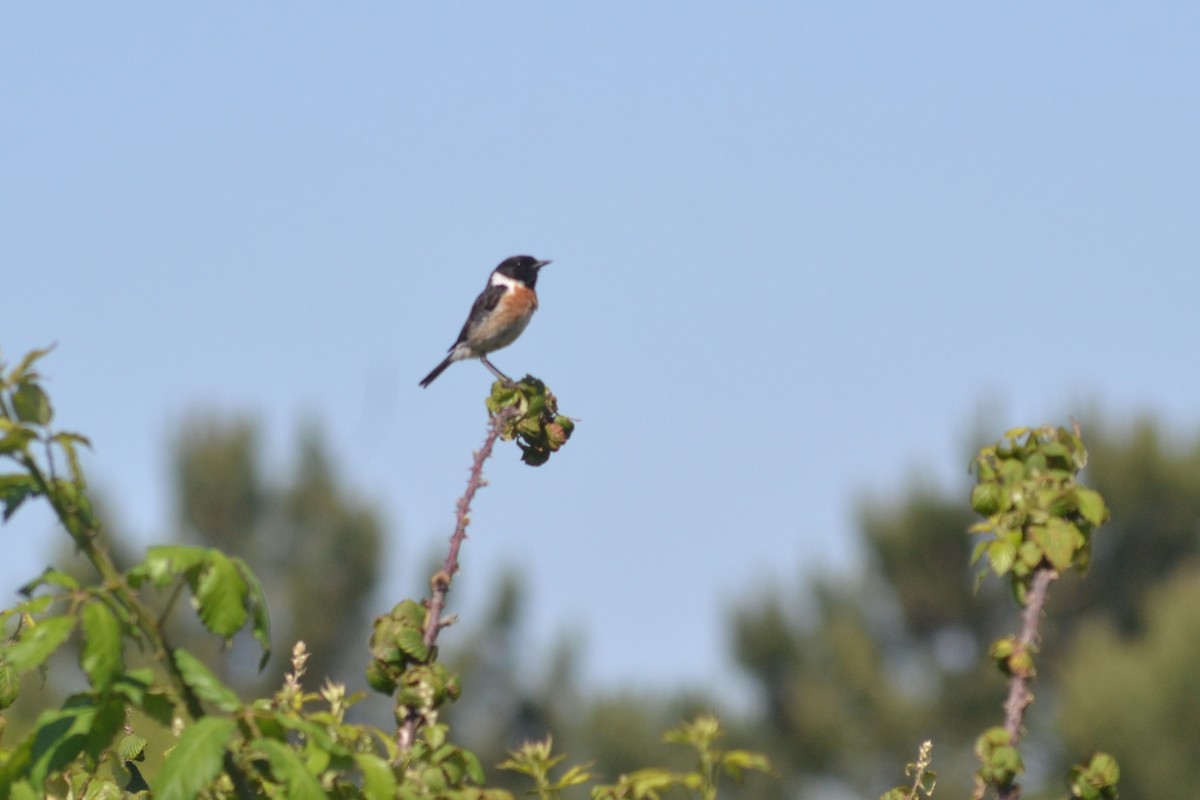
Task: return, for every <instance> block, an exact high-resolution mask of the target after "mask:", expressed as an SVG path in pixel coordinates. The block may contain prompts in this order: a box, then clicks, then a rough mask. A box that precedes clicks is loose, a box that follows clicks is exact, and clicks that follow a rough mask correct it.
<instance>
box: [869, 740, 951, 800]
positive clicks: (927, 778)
mask: <svg viewBox="0 0 1200 800" xmlns="http://www.w3.org/2000/svg"><path fill="white" fill-rule="evenodd" d="M931 763H933V742H923V743H922V744H921V749H920V750H919V751H918V752H917V760H916V761H914V762H912V763H910V764H907V765H906V766H905V767H904V774H905V775H907V776H908V777H909V778H910V779H911V781H912V782H911V783H910V784H908V785H905V786H897V787H895V788H894V789H890V790H888V791H887V792H884V793H883V794H882V795H880V798H879V800H919V798H922V797H933V790H934V789H935V788H936V787H937V773H936V772H934V771H933V770H931V769H930V768H929V765H930V764H931Z"/></svg>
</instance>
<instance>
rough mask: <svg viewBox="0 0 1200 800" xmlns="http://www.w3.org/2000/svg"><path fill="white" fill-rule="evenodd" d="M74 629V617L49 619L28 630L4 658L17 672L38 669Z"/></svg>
mask: <svg viewBox="0 0 1200 800" xmlns="http://www.w3.org/2000/svg"><path fill="white" fill-rule="evenodd" d="M74 629H75V619H74V617H67V616H62V617H49V618H47V619H44V620H41V621H40V622H38V623H36V624H35V625H34V626H33V627H31V628H28V629H27V630H26V631H25V633H24V634H23V635H22V636H21V641H19V642H17V643H16V644H14V645H12V646H10V647H9V648H8V650H7V652H6V653H5V654H4V657H5V658H6V659H7V660H8V663H10V664H12V666H13V669H15V670H16V671H17V672H28V671H29V670H31V669H34V668H35V667H40V666H41V665H42V664H43V663H45V661H46V659H47V658H49V657H50V655H51V654H52V653H53V652H54V651H55V650H57V649H58V647H59V645H61V644H62V643H63V642H65V641H66V640H67V637H69V636H70V635H71V631H73V630H74Z"/></svg>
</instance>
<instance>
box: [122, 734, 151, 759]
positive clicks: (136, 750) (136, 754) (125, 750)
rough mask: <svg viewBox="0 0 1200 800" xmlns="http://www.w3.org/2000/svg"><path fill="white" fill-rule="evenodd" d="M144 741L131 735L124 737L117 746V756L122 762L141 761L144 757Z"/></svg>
mask: <svg viewBox="0 0 1200 800" xmlns="http://www.w3.org/2000/svg"><path fill="white" fill-rule="evenodd" d="M145 753H146V740H145V739H143V738H142V737H141V736H137V735H135V734H132V733H128V734H126V735H125V738H124V739H122V740H121V743H120V744H118V745H117V755H118V756H120V757H121V760H122V761H141V760H142V759H144V758H145V757H146V755H145Z"/></svg>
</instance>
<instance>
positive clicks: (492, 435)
mask: <svg viewBox="0 0 1200 800" xmlns="http://www.w3.org/2000/svg"><path fill="white" fill-rule="evenodd" d="M517 413H518V410H517V408H516V407H514V406H509V407H507V408H502V409H501V410H500V411H498V412H496V413H495V414H493V415H492V419H491V425H490V426H489V427H488V432H487V436H486V437H484V440H483V446H482V447H480V448H479V449H478V450H476V451H475V453H474V459H473V460H472V462H471V469H470V472H469V473H468V477H467V488H466V490H465V491H464V492H463V495H462V497H460V498H458V502H457V503H456V504H455V525H454V533H452V534H451V535H450V550H449V551H448V552H447V553H446V560H445V561H443V562H442V568H441V569H440V570H439V571H438V572H437V573H436V574H435V575H434V576H433V580H432V581H431V586H432V592H431V595H430V598H429V602H428V604H427V606H426V612H425V630H424V636H423V637H422V638H423V641H424V642H425V646H426V647H428V648H430V659H431V660H432V658H433V653H432V650H433V647H434V646H435V645H436V644H437V638H438V633H440V632H441V630H442V628H444V627H446V626H447V625H449V624H450V623H449V622H448V621H447V620H446V619H444V618H443V617H442V611H444V610H445V608H446V595H447V594H448V593H449V592H450V583H451V581H453V580H454V576H455V575H456V574H457V573H458V551H459V549H460V548H461V547H462V543H463V541H464V540H465V539H466V538H467V526H468V525H470V524H471V502H472V501H473V500H474V499H475V493H476V492H477V491H479V490H480V489H481V488H482V487H484V486H486V485H487V481H485V480H484V479H483V464H484V462H485V461H487V460H488V459H489V458H491V455H492V449H493V448H494V447H495V445H496V439H498V438H499V437H500V433H501V432H502V431H503V430H504V425H505V424H506V423H507V422H508V421H509V420H510V419H511V418H512V417H514V416H516V415H517ZM421 716H422V714H421V711H420V710H419V709H409V710H408V713H407V714H406V715H405V719H404V722H403V724H401V725H400V729H399V730H398V731H397V732H396V744H397V745H398V746H399V748H400V752H402V753H403V752H407V751H408V750H409V749H410V748H411V747H412V744H413V740H414V739H415V738H416V734H417V728H418V727H419V725H420V723H421Z"/></svg>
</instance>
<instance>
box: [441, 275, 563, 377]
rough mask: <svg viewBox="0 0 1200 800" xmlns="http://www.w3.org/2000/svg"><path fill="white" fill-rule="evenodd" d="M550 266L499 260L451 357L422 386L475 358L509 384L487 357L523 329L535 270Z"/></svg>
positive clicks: (531, 307)
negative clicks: (459, 362) (465, 359)
mask: <svg viewBox="0 0 1200 800" xmlns="http://www.w3.org/2000/svg"><path fill="white" fill-rule="evenodd" d="M549 263H550V262H549V261H538V260H537V259H536V258H534V257H533V256H513V257H512V258H506V259H504V260H503V261H501V262H500V266H498V267H496V268H495V269H494V270H492V275H491V277H490V278H488V282H487V286H486V287H484V289H483V291H482V292H480V293H479V297H476V298H475V304H474V305H472V306H471V313H470V314H468V315H467V321H466V323H465V324H464V325H463V327H462V333H460V334H458V340H457V341H456V342H455V343H454V344H452V345H450V355H448V356H446V358H445V359H443V360H442V363H440V364H438V365H437V366H436V367H434V368H433V372H431V373H429V374H428V375H426V376H425V379H424V380H423V381H421V386H422V387H425V386H428V385H429V384H431V383H433V381H434V380H435V379H436V378H437V376H438V375H441V374H442V372H444V371H445V369H446V367H448V366H450V365H451V364H453V363H454V362H455V361H462V360H463V359H464V358H478V359H479V360H480V361H482V362H483V365H484V366H485V367H487V368H488V369H490V370H491V371H492V374H493V375H495V376H496V377H497V378H499V379H500V380H502V381H504V382H505V383H512V380H510V379H509V377H508V376H507V375H505V374H504V373H503V372H501V371H500V370H498V369H496V368H495V367H494V366H492V362H490V361H488V360H487V354H488V353H490V352H492V351H493V350H499V349H500V348H501V347H507V346H508V345H510V344H512V343H513V342H515V341H516V340H517V337H518V336H520V335H521V331H523V330H525V326H526V325H528V324H529V319H530V317H532V316H533V312H534V311H536V310H537V304H538V302H537V292H535V291H534V290H533V287H534V286H535V285H536V284H537V277H538V270H540V269H541V268H542V267H544V266H546V265H547V264H549Z"/></svg>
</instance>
